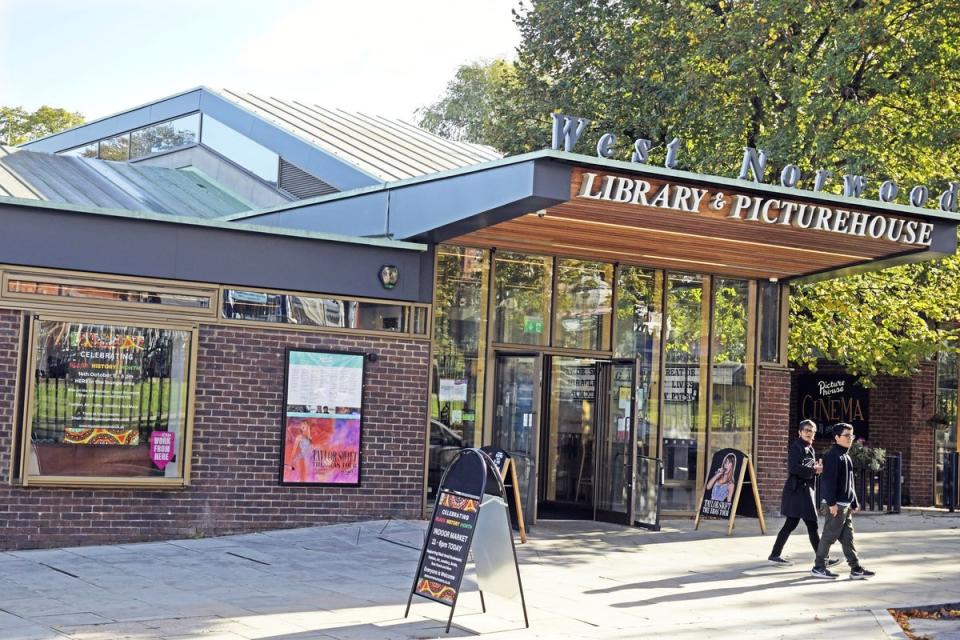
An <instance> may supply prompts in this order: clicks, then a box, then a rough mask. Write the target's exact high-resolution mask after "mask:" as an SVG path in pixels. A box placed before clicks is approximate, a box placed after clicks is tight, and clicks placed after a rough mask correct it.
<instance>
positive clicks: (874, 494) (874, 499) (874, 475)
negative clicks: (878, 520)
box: [816, 453, 903, 513]
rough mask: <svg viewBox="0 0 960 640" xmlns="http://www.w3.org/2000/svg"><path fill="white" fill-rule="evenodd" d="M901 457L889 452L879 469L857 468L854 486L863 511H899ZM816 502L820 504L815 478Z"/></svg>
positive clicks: (901, 496) (818, 484) (901, 480)
mask: <svg viewBox="0 0 960 640" xmlns="http://www.w3.org/2000/svg"><path fill="white" fill-rule="evenodd" d="M902 485H903V458H902V456H901V454H899V453H892V454H889V455H888V456H887V458H886V460H885V461H884V463H883V465H882V466H881V467H880V469H879V471H873V470H871V469H857V470H856V471H855V472H854V488H855V489H856V492H857V500H858V502H859V503H860V509H861V510H863V511H874V512H881V513H900V507H901V506H902V501H903V495H902V491H901V489H902ZM816 498H817V504H820V482H819V478H817V487H816Z"/></svg>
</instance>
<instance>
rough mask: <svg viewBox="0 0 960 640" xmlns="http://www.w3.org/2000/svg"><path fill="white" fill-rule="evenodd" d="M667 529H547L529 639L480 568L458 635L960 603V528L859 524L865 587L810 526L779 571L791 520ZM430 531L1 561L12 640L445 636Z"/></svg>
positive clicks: (822, 626)
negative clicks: (831, 562) (812, 546)
mask: <svg viewBox="0 0 960 640" xmlns="http://www.w3.org/2000/svg"><path fill="white" fill-rule="evenodd" d="M665 524H666V526H665V527H664V530H663V531H661V532H658V533H653V532H648V531H644V530H638V529H629V528H623V527H617V526H614V525H607V524H602V523H592V522H571V521H545V522H542V523H541V524H538V525H537V526H535V527H533V528H532V529H531V536H530V541H529V542H528V543H527V544H525V545H518V547H517V548H518V555H519V558H520V570H521V575H522V577H523V584H524V590H525V592H526V596H527V604H528V609H529V614H530V629H524V628H523V616H522V613H521V610H520V606H519V603H518V602H513V601H507V600H503V599H500V598H498V597H496V596H494V595H491V594H487V598H486V604H487V613H481V611H480V600H479V596H478V595H477V594H476V591H475V590H476V585H475V583H474V582H473V581H472V580H473V578H472V575H473V574H472V564H471V565H468V570H467V580H466V582H465V585H466V586H465V588H464V591H463V595H462V596H461V599H460V603H459V604H458V606H457V610H456V615H455V616H454V626H453V628H452V629H451V632H450V634H449V637H467V636H475V635H483V636H485V637H489V638H497V639H500V638H550V639H557V638H650V637H657V636H659V637H662V638H670V639H674V638H679V639H681V640H683V639H696V640H702V638H705V637H726V636H731V635H733V636H739V637H749V638H801V637H803V638H811V637H831V638H858V639H859V638H887V637H901V638H902V637H904V636H903V635H902V634H900V633H899V627H897V626H896V625H895V623H893V621H892V618H890V616H889V615H888V614H887V613H886V612H885V611H884V609H885V608H886V607H900V606H913V605H924V604H938V603H944V602H956V601H958V600H960V529H958V527H960V515H953V514H945V513H940V512H938V513H934V512H918V513H911V514H903V515H896V516H893V515H862V514H861V515H859V516H858V518H857V520H856V524H857V543H858V548H859V550H860V552H861V556H862V558H863V563H864V565H865V566H867V567H868V568H870V569H872V570H874V571H876V572H877V574H878V575H877V577H876V578H874V579H871V580H869V581H850V580H846V579H841V580H837V581H829V582H828V581H824V580H817V579H814V578H811V577H809V574H808V570H809V565H810V564H811V561H812V553H811V551H810V550H809V548H808V547H807V546H806V545H807V541H806V535H805V533H804V532H803V531H800V530H798V531H797V532H796V533H795V534H794V536H793V537H792V538H791V539H790V542H789V543H788V545H787V552H786V555H788V556H790V555H792V557H793V558H794V559H795V560H797V561H798V563H797V564H796V565H795V566H793V567H786V568H783V567H773V566H770V565H768V564H767V563H766V562H765V558H766V556H767V554H768V553H769V548H770V545H771V544H772V541H773V538H772V534H773V532H775V531H776V529H777V527H779V524H780V521H779V520H777V519H771V520H770V522H769V525H770V527H771V534H768V535H766V536H761V535H760V534H759V528H758V526H757V521H756V520H746V519H741V520H739V521H738V525H737V530H736V531H734V534H733V535H732V536H730V537H727V536H725V535H724V531H725V528H724V526H723V524H722V523H720V522H708V523H706V525H705V526H701V528H700V530H699V531H694V529H693V523H692V522H691V521H688V520H672V521H666V523H665ZM424 528H425V525H424V523H423V522H414V521H389V522H386V521H380V522H366V523H362V524H349V525H346V524H345V525H335V526H327V527H312V528H306V529H292V530H286V531H275V532H269V533H257V534H249V535H239V536H228V537H222V538H205V539H190V540H174V541H169V542H157V543H144V544H129V545H116V546H98V547H72V548H64V549H50V550H36V551H17V552H7V553H0V639H2V640H48V639H49V640H53V639H60V640H63V639H64V638H70V639H73V640H120V639H124V638H129V639H134V638H136V639H147V638H150V639H158V638H162V639H164V640H179V639H186V638H202V639H204V640H254V639H269V640H315V639H324V640H329V639H331V638H335V639H339V640H348V639H357V640H368V639H370V640H376V639H407V638H437V637H446V636H445V634H444V633H443V631H444V626H445V623H446V618H447V614H448V611H449V609H447V608H446V607H444V606H442V605H439V604H437V603H434V602H431V601H428V600H424V599H422V598H414V605H413V608H412V611H411V615H410V617H409V618H407V619H404V617H403V610H404V606H405V604H406V600H407V594H408V592H409V589H410V586H411V582H412V578H413V571H414V569H415V567H416V563H417V559H418V557H419V552H418V549H419V545H420V544H421V543H422V540H423V531H424ZM800 529H802V526H801V528H800ZM837 551H839V546H838V549H837ZM842 577H843V578H845V577H846V572H844V573H842ZM944 637H946V636H944Z"/></svg>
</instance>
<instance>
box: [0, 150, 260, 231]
mask: <svg viewBox="0 0 960 640" xmlns="http://www.w3.org/2000/svg"><path fill="white" fill-rule="evenodd" d="M0 197H12V198H25V199H29V200H44V201H48V202H59V203H65V204H70V205H78V206H88V207H101V208H106V209H123V210H128V211H145V212H153V213H160V214H167V215H177V216H188V217H198V218H217V217H220V216H224V215H230V214H236V213H240V212H243V211H249V210H250V209H251V207H250V205H248V204H247V203H245V202H243V201H241V200H240V199H238V198H237V197H235V196H234V195H232V194H230V193H228V192H227V191H225V190H223V189H222V188H220V187H219V186H217V185H216V184H215V183H213V182H211V181H210V180H208V179H207V178H206V177H204V176H203V175H201V174H199V173H197V172H195V171H185V170H181V169H168V168H164V167H154V166H146V165H142V164H128V163H126V162H110V161H106V160H93V159H90V158H80V157H74V156H61V155H53V154H48V153H37V152H34V151H25V150H22V149H15V148H10V147H0Z"/></svg>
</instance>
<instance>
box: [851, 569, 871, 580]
mask: <svg viewBox="0 0 960 640" xmlns="http://www.w3.org/2000/svg"><path fill="white" fill-rule="evenodd" d="M875 575H877V574H876V573H874V572H873V571H870V570H869V569H864V568H863V567H854V568H853V569H851V571H850V579H851V580H865V579H866V578H872V577H873V576H875Z"/></svg>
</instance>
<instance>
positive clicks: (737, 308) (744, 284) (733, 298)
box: [710, 278, 754, 455]
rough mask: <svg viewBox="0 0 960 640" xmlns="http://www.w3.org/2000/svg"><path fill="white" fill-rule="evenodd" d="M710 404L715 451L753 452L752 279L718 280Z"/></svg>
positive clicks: (711, 429)
mask: <svg viewBox="0 0 960 640" xmlns="http://www.w3.org/2000/svg"><path fill="white" fill-rule="evenodd" d="M713 282H714V286H713V323H712V331H711V336H712V344H711V352H712V354H713V356H712V359H713V369H712V372H711V374H712V375H711V384H712V394H713V396H712V399H711V402H710V454H711V455H713V452H714V451H719V450H720V449H728V448H731V449H739V450H740V451H743V452H744V453H746V454H747V455H750V454H752V453H753V398H754V388H753V385H754V365H753V348H752V335H751V333H752V332H751V331H750V317H751V315H752V314H751V308H750V307H751V302H750V301H751V299H752V298H751V295H750V291H751V287H750V282H748V281H747V280H732V279H729V278H714V281H713Z"/></svg>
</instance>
